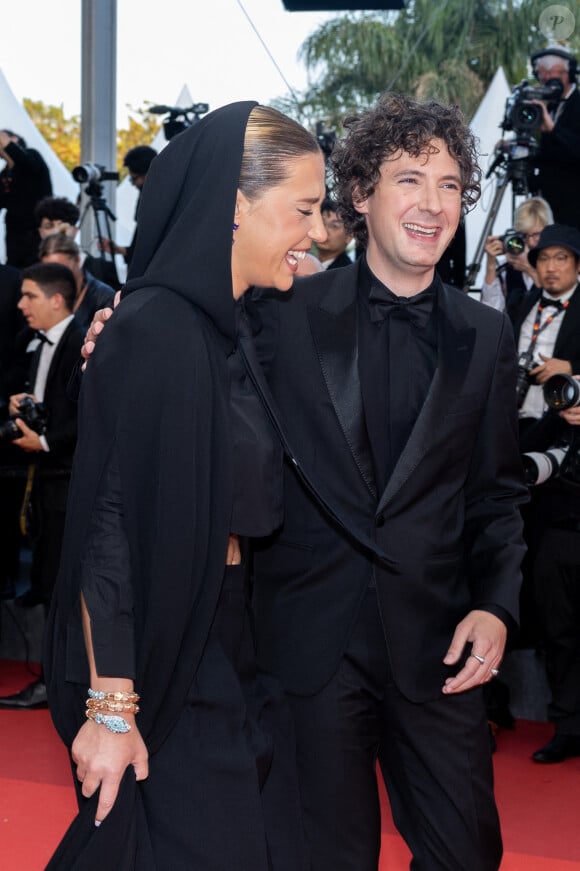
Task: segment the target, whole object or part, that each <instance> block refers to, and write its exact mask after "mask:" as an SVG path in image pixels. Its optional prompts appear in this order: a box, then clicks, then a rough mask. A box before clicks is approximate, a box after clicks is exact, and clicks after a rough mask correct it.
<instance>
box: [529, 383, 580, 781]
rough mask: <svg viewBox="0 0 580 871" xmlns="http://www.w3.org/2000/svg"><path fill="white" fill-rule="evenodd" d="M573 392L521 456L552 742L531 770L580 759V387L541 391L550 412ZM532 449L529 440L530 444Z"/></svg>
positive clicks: (538, 754) (537, 430) (536, 431)
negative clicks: (532, 515)
mask: <svg viewBox="0 0 580 871" xmlns="http://www.w3.org/2000/svg"><path fill="white" fill-rule="evenodd" d="M566 381H567V382H568V386H567V387H566V390H570V387H571V386H573V385H575V389H573V396H572V399H571V400H568V401H570V402H572V403H574V404H573V405H572V407H571V408H569V409H568V410H565V411H562V412H560V414H559V415H558V414H556V413H555V412H554V411H549V412H548V413H547V414H546V416H545V417H544V419H543V420H542V421H541V422H540V423H539V424H538V426H537V427H536V428H535V429H534V433H533V435H534V438H533V443H532V447H533V448H534V450H535V451H539V452H540V453H539V454H528V455H525V456H524V462H525V463H526V467H527V469H528V470H529V471H528V474H529V481H530V484H537V485H540V486H537V489H536V488H535V487H534V488H533V490H532V492H533V493H534V495H536V497H537V498H538V499H539V500H541V502H542V508H543V511H542V513H543V516H544V528H543V531H542V537H541V542H540V545H539V549H538V553H537V556H536V561H535V565H534V591H535V599H536V607H537V612H538V620H539V627H540V638H541V644H542V646H543V649H544V652H545V662H546V673H547V678H548V683H549V686H550V690H551V696H552V698H551V703H550V705H549V707H548V717H549V719H550V720H551V721H552V722H553V723H554V727H555V733H554V737H553V738H552V740H551V741H549V742H548V744H546V745H545V746H544V747H541V748H540V749H539V750H537V751H536V752H535V753H534V754H533V755H532V758H533V760H534V761H535V762H540V763H545V764H549V763H555V762H562V761H564V760H565V759H568V758H570V757H573V756H580V429H578V426H579V425H580V407H579V404H580V382H578V381H573V380H572V379H570V378H569V377H565V378H563V377H559V376H556V377H555V378H552V379H550V380H549V381H548V382H547V384H546V388H545V392H546V398H547V402H548V405H549V406H553V405H555V406H556V408H562V407H565V406H566V405H567V404H568V402H566V403H563V402H562V401H561V400H560V401H559V402H556V403H554V401H553V400H554V396H555V395H556V394H560V393H561V392H562V391H561V388H560V387H559V386H558V389H557V390H555V389H553V387H552V385H553V384H554V383H555V384H556V385H561V384H562V383H564V384H565V382H566ZM530 440H531V441H532V439H530Z"/></svg>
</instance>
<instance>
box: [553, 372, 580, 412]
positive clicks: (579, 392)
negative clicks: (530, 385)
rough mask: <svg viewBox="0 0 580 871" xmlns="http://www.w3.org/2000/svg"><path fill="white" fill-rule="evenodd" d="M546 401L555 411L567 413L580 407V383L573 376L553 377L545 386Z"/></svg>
mask: <svg viewBox="0 0 580 871" xmlns="http://www.w3.org/2000/svg"><path fill="white" fill-rule="evenodd" d="M544 400H545V402H546V405H547V406H548V408H551V409H552V410H553V411H566V409H567V408H575V407H576V406H577V405H580V381H577V380H576V378H572V376H571V375H565V374H564V373H560V374H558V375H552V377H551V378H548V380H547V381H546V383H545V384H544Z"/></svg>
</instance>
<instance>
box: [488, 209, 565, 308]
mask: <svg viewBox="0 0 580 871" xmlns="http://www.w3.org/2000/svg"><path fill="white" fill-rule="evenodd" d="M553 223H554V216H553V214H552V210H551V209H550V206H549V204H548V203H547V202H546V200H544V199H542V197H529V198H528V199H527V200H525V201H524V202H523V203H521V205H519V206H518V208H517V209H516V210H515V212H514V228H513V229H509V230H506V232H505V233H504V234H503V236H488V237H487V240H486V243H485V252H486V254H487V257H486V264H485V277H484V280H483V284H482V287H481V301H482V302H484V303H485V304H486V305H489V306H491V307H492V308H496V309H498V311H505V312H506V314H507V315H508V317H509V319H510V320H511V321H512V322H513V320H514V317H515V315H516V313H517V311H518V309H519V307H520V305H521V303H522V300H523V298H524V296H525V295H526V293H528V292H529V291H531V290H533V289H534V288H536V287H537V283H538V279H537V275H536V270H535V269H534V267H533V266H532V264H531V263H530V261H529V260H528V252H529V251H530V249H531V248H533V247H534V246H535V245H537V243H538V240H539V238H540V234H541V232H542V230H543V229H544V227H545V226H547V225H548V224H553ZM500 257H503V262H502V263H500V261H499V259H498V258H500Z"/></svg>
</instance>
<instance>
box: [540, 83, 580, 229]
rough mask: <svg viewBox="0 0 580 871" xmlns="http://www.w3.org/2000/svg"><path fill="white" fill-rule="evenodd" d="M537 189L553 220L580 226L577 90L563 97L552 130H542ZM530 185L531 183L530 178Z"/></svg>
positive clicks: (579, 99) (579, 108)
mask: <svg viewBox="0 0 580 871" xmlns="http://www.w3.org/2000/svg"><path fill="white" fill-rule="evenodd" d="M537 166H538V168H539V176H538V179H537V186H538V188H539V192H540V193H541V194H542V196H543V197H545V199H547V200H548V202H549V203H550V206H551V207H552V211H553V212H554V221H557V222H558V223H559V224H568V225H570V226H572V227H577V228H578V229H580V200H579V198H578V196H577V193H576V192H577V190H578V187H579V186H580V91H578V88H576V90H575V91H573V92H572V93H571V94H570V96H569V97H568V99H567V100H566V101H565V105H564V108H563V110H562V114H561V115H560V117H559V118H558V120H557V122H556V126H555V127H554V129H553V131H552V132H551V133H542V135H541V137H540V151H539V155H538V158H537ZM532 187H534V183H533V182H532Z"/></svg>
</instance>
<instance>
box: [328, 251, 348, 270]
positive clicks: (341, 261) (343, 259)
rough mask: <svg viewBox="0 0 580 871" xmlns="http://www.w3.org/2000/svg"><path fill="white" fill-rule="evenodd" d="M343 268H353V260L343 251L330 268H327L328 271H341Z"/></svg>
mask: <svg viewBox="0 0 580 871" xmlns="http://www.w3.org/2000/svg"><path fill="white" fill-rule="evenodd" d="M343 266H352V260H351V259H350V257H349V256H348V254H347V253H346V251H343V252H342V254H339V255H338V257H335V258H334V260H333V261H332V263H331V264H330V266H328V267H327V271H328V269H341V268H342V267H343Z"/></svg>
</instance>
